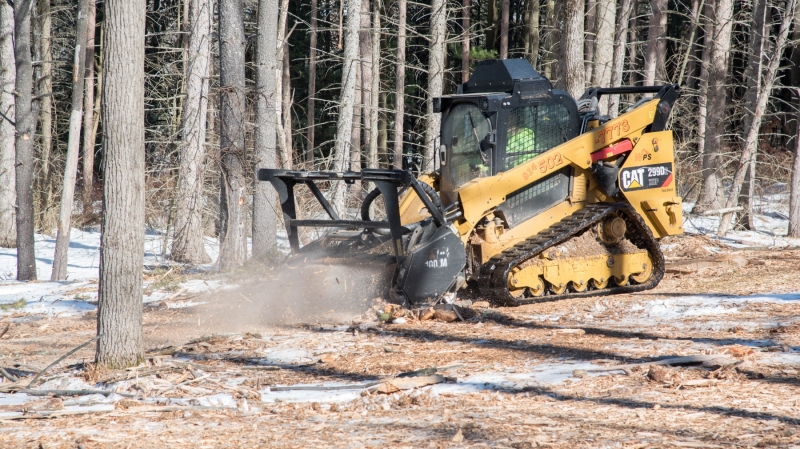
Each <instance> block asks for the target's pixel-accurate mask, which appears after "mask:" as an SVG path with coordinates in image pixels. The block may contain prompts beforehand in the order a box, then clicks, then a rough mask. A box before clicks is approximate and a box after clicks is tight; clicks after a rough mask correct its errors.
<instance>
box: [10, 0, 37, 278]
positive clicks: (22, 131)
mask: <svg viewBox="0 0 800 449" xmlns="http://www.w3.org/2000/svg"><path fill="white" fill-rule="evenodd" d="M14 38H15V39H14V58H15V61H16V63H17V74H16V85H15V91H16V94H17V96H16V100H15V103H14V113H15V119H16V120H15V122H16V140H15V142H14V145H15V147H16V159H15V162H14V163H15V170H16V173H15V175H16V189H17V280H20V281H32V280H36V257H35V254H34V239H33V225H34V222H33V169H34V164H35V158H34V154H33V141H34V140H33V139H34V132H35V130H36V116H37V115H38V112H39V111H38V110H37V107H36V104H35V103H34V102H33V65H32V62H31V0H17V1H16V2H14Z"/></svg>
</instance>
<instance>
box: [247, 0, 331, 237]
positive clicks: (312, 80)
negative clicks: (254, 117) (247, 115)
mask: <svg viewBox="0 0 800 449" xmlns="http://www.w3.org/2000/svg"><path fill="white" fill-rule="evenodd" d="M276 14H277V13H276ZM318 15H319V11H318V8H317V0H311V35H310V36H309V52H308V53H309V55H308V107H307V108H306V121H307V122H308V130H307V131H306V141H307V145H308V146H307V147H306V162H314V124H315V122H316V115H315V114H316V104H315V102H314V97H315V96H316V95H317V16H318ZM262 29H263V28H262ZM256 129H258V128H256ZM309 168H311V167H309ZM253 244H255V242H253Z"/></svg>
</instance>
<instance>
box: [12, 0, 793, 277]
mask: <svg viewBox="0 0 800 449" xmlns="http://www.w3.org/2000/svg"><path fill="white" fill-rule="evenodd" d="M19 2H20V3H31V2H30V0H28V1H23V0H19ZM104 7H105V6H104V2H102V1H97V2H95V0H38V1H35V2H33V3H32V6H31V9H30V11H31V27H30V30H29V31H30V32H29V38H30V40H29V42H28V43H27V44H28V45H29V48H30V51H31V56H32V60H31V63H30V68H31V73H30V74H29V76H30V77H31V79H32V81H33V98H32V103H31V104H32V105H33V106H32V108H33V109H32V110H33V112H34V113H35V115H36V123H35V131H34V133H33V138H32V139H31V140H32V143H33V147H32V155H33V157H34V159H35V165H34V167H33V182H32V186H33V188H32V189H31V193H32V202H33V209H32V210H33V211H34V213H33V223H34V226H35V229H36V230H37V232H41V233H46V234H54V233H56V232H58V233H59V234H62V233H63V234H66V237H64V239H67V241H68V235H69V232H65V231H62V229H66V230H68V229H69V227H70V226H74V227H81V226H95V225H98V224H99V220H100V210H101V206H100V203H101V200H102V189H101V187H100V186H101V185H102V183H104V182H106V180H107V178H106V176H107V174H106V173H105V171H104V164H103V158H104V154H103V151H102V148H103V136H104V124H103V122H102V120H101V105H102V104H103V103H102V101H101V99H102V86H103V79H102V76H100V74H101V73H102V67H103V64H104V48H103V45H102V42H103V39H102V36H103V32H104V19H105V16H104ZM84 11H85V13H84ZM268 20H269V21H271V23H274V24H275V25H276V26H274V27H271V26H270V27H265V26H261V27H260V29H259V24H260V23H261V24H264V23H268V22H267V21H268ZM798 20H800V14H799V13H798V11H797V8H796V1H795V0H785V1H783V0H752V1H733V0H692V1H682V0H669V1H667V0H657V1H653V2H643V1H638V0H618V1H615V0H567V1H563V2H555V1H553V0H544V1H542V0H536V1H527V0H490V1H485V0H463V2H460V3H457V2H452V1H443V0H423V1H422V2H407V1H406V0H397V1H394V0H387V1H381V0H349V1H347V2H345V0H341V1H335V0H330V1H328V0H309V1H307V2H305V1H304V2H298V1H289V0H282V1H281V2H280V4H278V1H277V0H271V1H263V0H262V1H259V2H256V1H246V0H218V1H214V0H149V1H147V11H146V21H145V36H146V37H145V39H146V41H145V57H144V61H145V98H144V102H145V104H144V121H145V149H146V159H145V164H146V165H145V173H146V175H145V176H146V178H145V191H146V194H145V204H146V214H145V223H146V226H147V227H148V228H149V229H154V230H158V231H160V232H163V233H164V236H165V240H166V239H168V238H172V240H173V241H172V251H171V252H172V257H173V259H175V260H178V261H184V262H190V263H207V262H210V259H209V258H208V255H206V253H205V250H204V249H203V246H202V237H203V236H208V237H216V236H220V235H223V236H224V235H226V233H228V235H229V236H230V235H231V234H230V233H232V232H234V233H235V232H239V233H238V234H236V236H235V237H234V238H233V239H230V240H235V242H236V243H235V244H234V245H232V247H231V248H229V249H225V245H224V244H223V251H222V253H223V254H222V255H221V260H220V264H221V266H222V268H223V269H226V268H229V267H234V266H236V265H238V264H240V263H241V262H242V261H243V260H244V259H245V258H246V256H247V249H246V245H245V244H244V243H242V242H244V241H245V239H246V238H247V237H248V236H252V237H253V245H254V246H253V250H252V252H253V253H254V254H258V253H260V252H263V251H266V250H268V249H269V247H270V246H274V242H275V237H274V235H275V230H276V223H277V219H276V218H277V217H276V216H275V208H276V204H275V201H274V200H273V199H270V198H269V197H270V195H272V194H271V193H269V192H267V193H265V194H264V195H266V196H265V198H267V199H266V200H264V201H266V203H264V204H266V205H267V206H268V207H264V206H262V207H259V206H258V204H255V210H253V207H254V204H253V203H254V202H255V203H258V201H259V200H258V195H259V194H258V191H257V188H256V184H255V181H254V179H253V174H254V170H253V168H254V167H259V166H264V167H266V166H278V167H285V168H301V169H320V170H331V169H333V170H342V169H347V168H348V167H349V168H351V169H354V170H359V169H361V168H366V167H391V166H394V167H398V168H399V167H402V168H406V169H410V170H412V171H414V172H415V173H419V172H420V171H424V170H431V169H433V168H434V166H433V164H434V161H433V158H432V154H433V141H434V139H435V137H436V136H437V135H438V129H439V122H438V118H437V117H436V116H435V115H434V114H433V108H432V103H431V98H432V97H435V96H439V95H443V94H445V95H446V94H452V93H455V91H456V88H457V85H458V84H459V83H461V82H463V81H464V80H466V78H467V77H468V75H469V73H470V69H471V68H474V67H475V65H476V63H477V62H479V61H481V60H484V59H492V58H526V59H528V60H529V61H530V62H531V63H532V64H533V66H534V67H535V68H536V69H537V70H538V71H539V72H541V73H543V74H544V75H545V76H547V77H548V78H549V79H550V80H551V81H552V82H553V84H554V85H555V86H556V87H558V88H561V89H564V90H567V91H568V92H570V93H571V94H572V95H573V96H575V97H576V98H577V97H579V96H580V95H581V94H582V93H583V91H584V90H585V88H586V87H589V86H620V85H653V84H664V83H677V84H680V86H681V98H680V100H679V102H678V104H677V106H676V111H675V113H673V114H672V119H671V120H672V124H671V126H672V128H673V129H674V130H675V135H676V150H677V154H678V158H679V167H678V170H679V174H678V179H679V180H680V184H679V188H680V192H679V193H680V194H681V195H682V196H684V198H685V201H688V202H696V203H697V205H696V207H695V211H702V210H719V209H731V208H735V207H737V206H742V207H743V208H744V212H745V213H742V214H738V216H735V217H734V216H733V215H731V214H729V215H728V216H727V217H726V219H725V220H723V221H722V225H721V227H720V231H719V232H720V233H721V234H724V233H725V232H726V231H727V230H728V229H730V227H731V226H744V227H748V226H752V225H753V223H752V218H750V217H751V215H750V214H748V213H747V212H748V211H752V210H753V207H755V204H756V203H755V201H754V199H756V198H758V197H759V196H761V195H764V194H769V193H774V192H775V189H776V188H783V189H786V188H788V187H786V186H787V185H789V184H790V179H791V175H792V164H793V158H794V157H795V154H796V150H795V148H798V147H800V142H798V139H797V135H798V130H797V121H796V113H797V105H798V104H800V98H799V96H800V90H798V89H797V88H796V87H798V86H800V51H796V44H797V42H798V40H800V29H798V27H797V24H798V23H797V22H798ZM14 26H15V23H14V11H13V10H12V6H11V4H10V2H9V3H8V4H6V3H5V2H4V3H3V4H2V5H0V61H1V62H2V67H1V68H0V86H1V87H2V92H0V112H2V113H3V117H2V119H0V122H2V124H0V155H1V156H2V157H1V158H0V245H3V246H14V245H16V243H17V242H16V231H15V218H14V214H15V211H16V209H15V207H14V206H13V205H15V204H18V202H20V201H24V200H25V199H24V198H16V193H15V189H14V185H15V182H14V157H15V135H16V133H15V129H14V126H13V123H14V120H15V117H16V115H15V112H16V110H15V95H14V93H15V92H16V91H15V87H14V86H15V82H17V83H19V80H15V78H14V76H15V75H16V76H19V73H20V72H19V69H17V70H16V73H15V70H14V69H15V67H17V65H19V63H20V61H19V60H17V61H15V52H14V45H25V44H26V43H25V42H22V44H21V43H20V42H21V41H20V38H19V37H17V39H16V41H15V40H14ZM17 32H18V33H19V31H17ZM348 38H350V41H349V42H350V43H349V44H348ZM348 68H352V70H348ZM80 73H83V75H84V76H79V74H80ZM265 74H266V75H265ZM343 80H344V81H343ZM265 92H267V94H265ZM619 97H621V98H614V96H611V97H610V99H609V100H604V101H608V102H607V103H605V104H603V103H601V109H602V111H603V112H604V113H608V114H609V115H612V116H615V115H617V114H618V113H620V112H622V111H624V110H625V108H627V107H628V106H630V104H631V103H632V102H633V101H635V99H634V98H628V97H627V96H619ZM17 101H19V100H17ZM76 111H77V112H76ZM76 126H77V128H76ZM17 141H18V140H17ZM797 171H798V170H794V172H795V173H796V172H797ZM262 184H263V183H262ZM69 186H74V188H75V194H74V197H75V198H76V199H75V200H74V206H73V194H72V192H71V191H70V188H69ZM265 188H266V187H265ZM364 188H366V187H364ZM330 194H331V196H333V197H334V203H335V204H339V205H344V204H345V203H344V201H345V192H338V193H337V192H330ZM346 194H348V195H350V196H358V195H362V191H361V190H359V189H351V190H350V191H349V192H346ZM254 195H255V196H254ZM254 198H255V200H254ZM337 198H338V202H337ZM794 198H796V195H793V201H795V202H797V201H796V200H794ZM237 202H238V203H239V204H238V205H239V206H242V207H241V208H238V209H237V208H236V207H232V206H235V205H236V204H235V203H237ZM234 209H235V210H234ZM232 210H233V212H231V211H232ZM790 210H791V211H792V218H793V220H792V227H791V229H790V233H792V232H793V233H795V234H797V233H799V232H800V227H798V221H800V220H798V218H797V217H796V215H797V214H800V204H797V205H793V206H792V207H791V208H790ZM70 212H71V222H70V220H69V219H68V220H67V221H66V222H65V221H64V216H65V215H67V216H69V215H70ZM305 213H308V214H312V213H313V211H305ZM59 214H61V216H62V219H59ZM232 214H234V215H232ZM235 214H239V215H235ZM733 218H736V220H735V221H733V220H732V219H733ZM229 223H238V224H240V225H241V226H231V225H229ZM253 223H255V224H256V226H253ZM259 223H267V225H265V226H266V227H265V228H263V229H261V230H259V229H257V228H258V224H259ZM65 226H66V228H65ZM234 228H241V229H243V231H241V232H240V231H235V230H234ZM277 228H278V229H280V225H278V226H277ZM56 229H58V230H59V231H56ZM251 229H252V231H251ZM61 240H63V239H60V241H61ZM221 240H222V241H224V240H225V239H221ZM198 242H200V243H198ZM234 247H235V248H234ZM226 255H228V256H229V257H228V256H226ZM226 257H228V258H227V259H226ZM56 272H57V270H56V269H54V277H56V276H57V275H56Z"/></svg>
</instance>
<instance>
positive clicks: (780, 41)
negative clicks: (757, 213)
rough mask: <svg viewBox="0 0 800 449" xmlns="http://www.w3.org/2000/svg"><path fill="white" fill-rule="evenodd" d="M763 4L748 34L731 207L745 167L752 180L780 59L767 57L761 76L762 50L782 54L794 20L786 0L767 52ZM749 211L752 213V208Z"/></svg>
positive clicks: (725, 224) (726, 222) (727, 218)
mask: <svg viewBox="0 0 800 449" xmlns="http://www.w3.org/2000/svg"><path fill="white" fill-rule="evenodd" d="M765 3H766V0H756V4H755V5H754V8H753V11H754V14H753V15H754V23H753V27H752V28H751V31H752V32H753V33H752V34H751V47H750V55H749V57H748V59H749V61H748V67H747V69H746V73H747V72H749V75H751V76H750V78H749V79H748V89H747V93H746V94H745V110H746V111H748V112H747V113H746V117H747V121H746V128H745V129H744V130H743V131H744V132H745V133H746V134H745V138H744V149H743V150H742V155H741V158H740V164H739V169H738V170H736V174H735V175H734V177H733V186H732V189H731V193H730V195H729V196H728V201H727V203H726V204H725V207H733V206H735V205H736V203H737V201H738V200H739V194H740V193H741V189H742V184H743V182H744V178H745V175H746V174H747V172H748V170H749V171H750V174H751V178H750V179H751V183H753V182H754V180H755V178H754V175H755V170H754V168H755V162H756V161H755V159H756V154H757V152H758V134H759V130H760V129H761V121H762V119H763V118H764V113H765V112H766V109H767V103H768V102H769V99H770V96H771V95H770V94H771V93H772V88H773V85H774V84H775V78H776V76H777V74H778V68H779V66H780V62H781V58H771V59H769V60H768V61H769V62H768V65H767V70H766V72H765V73H763V75H762V70H763V68H762V67H763V62H764V59H765V56H764V55H765V53H766V54H771V55H781V54H783V51H784V50H785V49H786V43H787V38H788V37H789V29H790V28H791V25H792V20H793V19H794V8H795V0H788V1H787V2H786V9H785V10H783V11H781V13H782V14H783V17H782V20H781V27H780V30H779V31H778V35H777V37H776V39H775V43H774V45H773V46H771V47H772V48H770V49H769V51H766V52H765V51H764V50H765V45H764V44H765V42H766V41H767V40H768V39H769V28H768V27H767V26H766V5H765ZM751 79H752V80H753V81H752V82H751V81H750V80H751ZM752 196H753V191H752V188H751V191H750V195H748V197H749V198H750V201H752ZM751 206H752V203H748V207H751ZM748 212H749V213H750V214H751V216H752V210H749V211H748ZM732 218H733V214H732V213H727V214H724V215H723V216H722V220H721V221H720V225H719V229H718V230H717V235H719V236H724V235H725V234H727V233H728V230H729V227H730V224H731V220H732ZM751 224H752V223H751Z"/></svg>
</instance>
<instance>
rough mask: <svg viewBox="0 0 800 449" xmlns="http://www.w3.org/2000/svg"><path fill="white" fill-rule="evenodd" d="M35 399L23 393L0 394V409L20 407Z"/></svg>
mask: <svg viewBox="0 0 800 449" xmlns="http://www.w3.org/2000/svg"><path fill="white" fill-rule="evenodd" d="M36 399H38V398H37V397H36V396H28V395H27V394H25V393H14V394H8V393H0V407H2V406H14V405H22V404H25V403H26V402H30V401H34V400H36Z"/></svg>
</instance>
